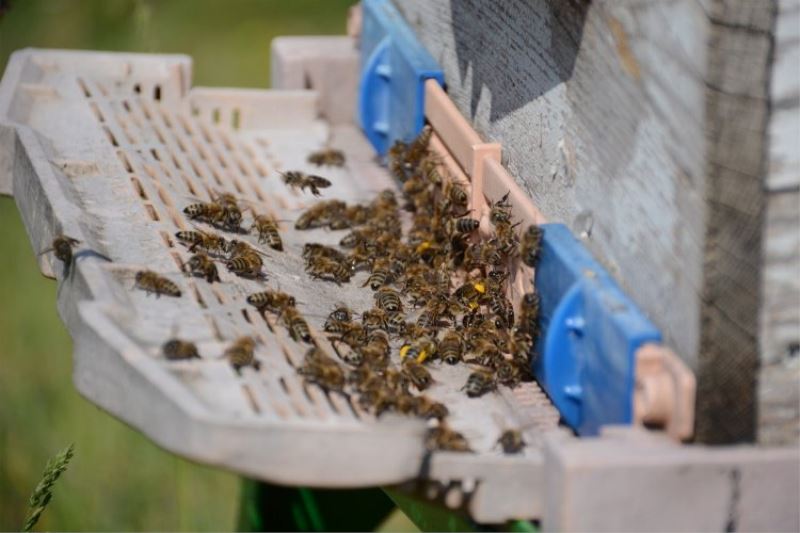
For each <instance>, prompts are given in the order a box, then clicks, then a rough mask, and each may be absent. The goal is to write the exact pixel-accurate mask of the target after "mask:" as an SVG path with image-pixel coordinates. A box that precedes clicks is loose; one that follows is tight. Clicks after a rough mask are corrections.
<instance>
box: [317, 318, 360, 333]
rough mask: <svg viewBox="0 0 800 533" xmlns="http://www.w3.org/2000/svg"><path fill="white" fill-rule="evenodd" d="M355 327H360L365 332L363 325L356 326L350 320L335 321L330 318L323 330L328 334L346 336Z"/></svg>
mask: <svg viewBox="0 0 800 533" xmlns="http://www.w3.org/2000/svg"><path fill="white" fill-rule="evenodd" d="M354 327H358V328H361V329H362V330H363V327H362V326H361V324H354V323H353V322H352V321H350V320H334V319H333V318H330V317H328V318H327V319H326V320H325V324H324V325H323V327H322V329H324V330H325V331H326V332H327V333H338V334H345V333H347V332H349V331H350V330H351V329H353V328H354Z"/></svg>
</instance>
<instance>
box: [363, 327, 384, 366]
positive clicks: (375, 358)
mask: <svg viewBox="0 0 800 533" xmlns="http://www.w3.org/2000/svg"><path fill="white" fill-rule="evenodd" d="M380 331H381V330H375V332H380ZM375 332H373V333H375ZM357 350H358V351H359V352H361V356H362V357H363V358H364V362H365V363H366V364H367V366H369V367H370V368H372V369H375V370H385V369H386V368H387V367H388V366H389V362H390V358H389V352H390V350H391V348H390V347H389V341H388V340H386V341H385V342H384V341H383V340H381V339H379V338H372V339H369V340H368V342H367V344H365V345H363V346H360V347H358V348H357Z"/></svg>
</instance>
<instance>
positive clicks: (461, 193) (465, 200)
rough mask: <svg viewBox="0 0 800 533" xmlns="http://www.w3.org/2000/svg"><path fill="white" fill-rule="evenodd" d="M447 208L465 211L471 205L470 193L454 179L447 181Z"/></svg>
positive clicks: (445, 193)
mask: <svg viewBox="0 0 800 533" xmlns="http://www.w3.org/2000/svg"><path fill="white" fill-rule="evenodd" d="M444 195H445V197H446V201H445V208H446V210H449V211H450V212H451V213H453V212H459V213H460V212H463V211H464V210H465V209H466V208H467V206H469V195H468V194H467V191H465V190H464V188H463V187H461V185H459V184H457V183H456V182H454V181H449V182H447V185H445V188H444Z"/></svg>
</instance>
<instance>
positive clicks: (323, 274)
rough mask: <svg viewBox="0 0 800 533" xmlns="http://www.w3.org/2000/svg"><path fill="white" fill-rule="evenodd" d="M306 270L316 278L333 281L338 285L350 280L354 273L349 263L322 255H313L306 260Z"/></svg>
mask: <svg viewBox="0 0 800 533" xmlns="http://www.w3.org/2000/svg"><path fill="white" fill-rule="evenodd" d="M306 272H308V274H309V275H310V276H311V277H312V278H314V279H321V280H325V281H333V282H334V283H336V284H337V285H341V284H342V283H346V282H348V281H350V277H351V276H352V274H353V270H352V268H351V267H350V266H349V265H348V264H346V263H342V262H339V261H337V260H335V259H330V258H327V257H324V256H322V255H315V256H312V257H311V258H309V259H308V260H307V261H306Z"/></svg>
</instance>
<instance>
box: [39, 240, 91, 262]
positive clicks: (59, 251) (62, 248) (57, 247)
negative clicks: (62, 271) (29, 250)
mask: <svg viewBox="0 0 800 533" xmlns="http://www.w3.org/2000/svg"><path fill="white" fill-rule="evenodd" d="M80 242H81V241H79V240H78V239H73V238H72V237H67V236H66V235H58V236H56V238H55V239H53V243H52V244H51V245H50V248H47V249H46V250H43V251H41V252H39V255H44V254H46V253H49V252H53V255H55V256H56V259H58V260H59V261H61V262H62V263H64V264H65V265H69V264H70V263H72V249H73V248H74V247H75V246H77V245H78V244H80Z"/></svg>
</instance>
